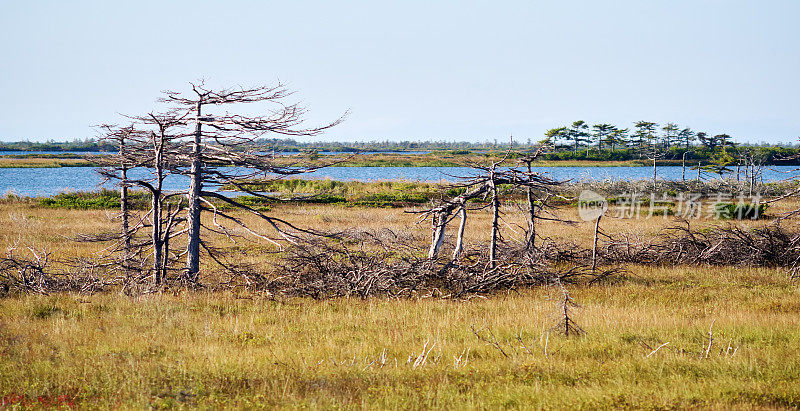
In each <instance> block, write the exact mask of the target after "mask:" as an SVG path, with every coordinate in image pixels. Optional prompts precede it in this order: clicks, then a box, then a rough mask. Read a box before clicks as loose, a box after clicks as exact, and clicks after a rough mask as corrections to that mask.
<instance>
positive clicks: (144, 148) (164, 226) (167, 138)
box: [98, 113, 182, 285]
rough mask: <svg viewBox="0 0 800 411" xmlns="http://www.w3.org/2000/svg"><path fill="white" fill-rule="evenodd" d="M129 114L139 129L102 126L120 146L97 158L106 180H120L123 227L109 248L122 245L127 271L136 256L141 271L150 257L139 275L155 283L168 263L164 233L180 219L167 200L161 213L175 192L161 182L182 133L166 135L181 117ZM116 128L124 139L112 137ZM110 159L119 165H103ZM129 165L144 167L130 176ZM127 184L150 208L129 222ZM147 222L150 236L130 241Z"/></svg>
mask: <svg viewBox="0 0 800 411" xmlns="http://www.w3.org/2000/svg"><path fill="white" fill-rule="evenodd" d="M131 118H132V119H133V120H134V121H135V126H138V128H136V127H135V126H134V125H131V126H128V127H124V128H121V129H115V128H113V127H110V126H106V129H107V130H108V133H107V135H106V137H105V139H112V140H116V142H117V144H119V146H120V150H119V153H118V154H117V155H114V156H108V157H105V158H103V159H101V160H100V161H99V162H100V163H101V164H104V165H106V167H104V168H101V169H99V171H98V172H99V173H100V175H101V176H103V177H104V178H105V179H106V180H119V184H120V186H121V194H120V208H121V210H123V217H122V226H123V228H122V233H121V238H120V239H119V241H118V243H117V245H116V247H112V248H111V250H112V251H118V250H120V249H121V250H122V254H123V266H124V267H126V268H125V269H126V270H128V271H132V269H133V266H134V265H135V264H136V261H138V265H139V269H140V270H144V264H145V262H146V261H147V260H149V261H150V263H151V264H150V265H151V268H150V269H147V270H146V271H147V272H149V273H150V274H147V275H144V277H151V278H152V284H153V285H160V284H161V283H162V281H163V279H164V278H165V276H166V271H167V267H168V266H169V265H170V264H169V249H168V244H169V238H170V237H171V236H174V235H175V234H174V233H173V231H172V229H173V228H174V227H176V226H177V225H178V224H179V223H180V222H181V220H180V219H177V218H176V217H177V214H176V213H174V212H172V211H171V210H172V208H173V205H172V204H170V205H169V207H168V211H167V213H166V215H165V214H164V205H165V201H167V200H168V199H169V198H170V197H173V196H176V195H177V193H166V192H165V191H164V189H163V185H164V180H165V179H166V178H167V176H168V175H169V169H170V168H171V167H173V165H172V164H174V162H175V153H176V151H177V144H176V141H177V139H179V138H180V137H181V136H180V135H174V134H170V130H171V129H173V128H175V127H177V126H179V125H180V124H181V121H182V119H181V118H180V117H178V116H175V115H174V114H170V113H167V114H152V113H151V114H149V115H147V116H142V117H131ZM119 130H123V132H124V140H123V139H121V138H117V136H118V135H119ZM109 164H112V165H113V164H122V166H119V167H113V166H108V165H109ZM131 168H137V169H146V170H148V172H146V173H144V174H142V175H140V176H138V177H132V176H130V175H129V174H128V171H129V169H131ZM128 187H138V188H140V189H144V190H145V191H146V192H147V193H148V194H149V195H150V210H149V211H148V212H147V213H146V214H145V215H141V216H137V218H136V221H135V224H133V225H130V224H129V220H130V217H131V210H130V204H129V201H128ZM175 208H180V203H177V207H175ZM148 227H149V228H150V233H149V234H148V238H149V241H142V240H141V239H139V240H136V241H134V240H135V237H136V234H137V233H138V232H139V231H141V230H143V229H145V228H148ZM165 246H166V247H165ZM148 254H149V257H148V256H147V255H148ZM134 256H136V257H137V258H134ZM126 277H127V276H126Z"/></svg>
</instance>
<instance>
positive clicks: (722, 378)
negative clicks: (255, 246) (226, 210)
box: [0, 202, 800, 409]
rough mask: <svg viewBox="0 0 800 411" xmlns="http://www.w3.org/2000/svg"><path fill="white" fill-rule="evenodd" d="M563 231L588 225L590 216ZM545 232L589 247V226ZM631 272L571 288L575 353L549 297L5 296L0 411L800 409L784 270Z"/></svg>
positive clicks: (290, 212)
mask: <svg viewBox="0 0 800 411" xmlns="http://www.w3.org/2000/svg"><path fill="white" fill-rule="evenodd" d="M795 205H796V204H786V205H780V206H777V207H776V208H773V209H771V210H770V211H771V212H777V211H780V210H781V209H786V208H788V207H793V206H795ZM273 213H274V214H275V215H276V216H280V217H283V218H287V219H289V220H290V221H293V222H296V223H297V224H298V225H300V226H304V227H314V228H326V229H330V230H336V229H344V228H348V227H353V226H357V227H358V228H360V229H380V228H391V229H394V230H398V231H401V230H414V231H417V232H418V233H419V234H421V235H424V236H426V237H425V238H427V235H428V234H429V226H428V224H427V223H425V224H422V225H414V222H415V218H416V216H414V215H411V214H406V213H403V210H399V209H374V208H353V207H339V206H280V207H277V208H276V209H275V210H273ZM560 213H561V214H562V215H563V216H565V217H570V218H577V215H576V213H575V210H574V209H564V210H561V211H560ZM112 214H113V213H106V212H105V211H77V210H60V209H41V208H38V207H36V206H33V205H31V204H25V203H18V202H11V203H6V204H0V246H2V247H5V246H6V245H8V244H11V243H13V242H15V241H19V242H20V243H26V244H31V243H35V244H36V246H37V247H43V248H49V249H51V250H52V251H53V252H55V253H59V254H62V255H72V256H78V255H90V254H91V253H92V252H95V251H97V247H98V245H96V244H95V245H92V244H78V243H74V242H70V241H67V240H65V238H64V236H69V235H72V234H74V233H76V232H79V231H87V232H96V231H102V230H112V229H114V228H115V222H114V221H111V220H110V219H109V217H110V216H112ZM488 218H489V215H488V213H479V215H476V216H472V217H471V218H470V222H469V225H468V232H467V234H468V237H469V239H470V240H471V241H478V240H482V239H485V238H486V236H487V233H488V230H487V227H488V221H489V220H488ZM506 223H507V226H506V230H507V233H508V234H507V235H508V236H509V237H513V236H514V234H513V231H512V229H514V230H517V231H519V229H518V228H517V227H516V225H517V224H521V223H522V216H521V214H520V213H519V212H512V210H511V209H509V210H508V213H507V215H506ZM675 223H676V220H674V219H673V218H672V217H668V218H667V219H661V218H653V219H643V220H617V219H607V220H603V228H604V229H605V230H606V231H607V232H609V233H621V232H631V233H636V234H639V235H643V236H650V235H656V234H657V233H658V232H659V230H660V229H662V228H664V227H666V226H668V225H671V224H675ZM766 223H768V222H757V223H752V224H766ZM696 224H697V225H698V226H708V225H713V224H726V223H721V222H718V221H714V220H709V219H703V220H701V221H698V222H696ZM261 228H263V229H264V230H266V229H267V227H266V226H263V225H262V227H261ZM540 229H541V232H542V233H543V234H544V235H545V236H548V237H552V238H558V239H560V240H569V241H576V242H579V243H581V244H583V245H584V246H587V245H589V244H590V242H591V233H592V230H593V227H592V224H589V223H580V224H578V225H576V226H573V227H570V226H564V225H563V224H558V223H543V224H542V226H541V228H540ZM265 247H266V246H265ZM246 258H248V259H252V261H262V263H264V264H267V263H268V262H267V260H264V257H259V256H257V255H249V254H248V256H247V257H246ZM259 259H261V260H259ZM626 268H627V273H626V274H623V275H621V276H619V277H617V278H615V279H612V280H610V281H608V282H606V283H603V284H600V285H595V286H582V287H573V288H571V289H570V292H571V294H572V296H573V298H574V299H575V300H576V301H577V302H578V303H580V304H581V308H580V309H578V310H577V311H576V315H577V316H576V321H577V323H578V324H579V325H580V326H581V327H583V328H584V329H585V331H586V334H585V335H584V336H582V337H577V338H576V337H571V338H565V337H563V336H560V335H558V333H556V332H554V331H550V329H551V327H552V326H553V325H554V324H555V322H556V321H557V313H556V305H557V301H558V298H559V297H560V295H559V294H558V293H557V292H556V290H553V289H552V288H534V289H527V290H521V291H519V292H508V293H501V294H497V295H493V296H489V297H488V298H472V299H470V300H468V301H451V300H438V299H422V300H394V299H381V298H373V299H367V300H359V299H335V300H329V301H313V300H307V299H293V300H288V301H272V300H269V299H266V298H264V297H263V296H260V295H256V294H250V293H233V292H224V293H223V292H220V293H207V292H188V291H184V292H178V293H162V294H155V295H146V296H141V297H135V298H134V297H127V296H122V295H119V294H117V293H106V294H98V295H92V296H89V295H78V294H59V295H52V296H15V297H7V298H2V299H0V401H6V402H15V403H16V404H28V405H36V404H38V403H40V402H39V401H41V402H42V403H47V404H54V403H59V402H61V403H74V404H75V405H77V406H81V407H125V408H129V407H133V408H144V407H168V406H192V407H193V406H197V407H202V408H217V407H241V408H251V407H270V408H271V407H283V408H305V407H325V408H329V407H343V408H365V407H369V408H395V409H397V408H403V409H405V408H441V409H454V408H584V409H589V408H598V407H600V408H623V407H624V408H631V407H634V408H684V407H708V408H720V409H722V408H725V409H727V408H782V407H789V408H793V407H798V406H800V291H798V289H797V285H796V284H795V283H793V282H792V281H790V279H789V277H788V275H787V274H786V273H785V272H783V271H781V270H777V269H764V268H741V267H729V268H711V267H663V268H653V267H643V266H630V267H626ZM472 327H474V328H475V329H476V330H477V331H478V332H479V333H480V335H481V336H484V337H485V336H486V335H487V332H488V331H490V332H491V334H493V336H494V337H489V338H490V339H492V340H494V341H496V342H497V344H498V345H499V348H501V349H502V352H501V350H500V349H498V347H497V346H494V345H492V344H489V343H487V342H485V341H482V340H480V339H479V338H478V337H476V336H475V335H474V334H473V331H472ZM709 331H710V333H709ZM664 344H666V345H664ZM658 347H661V348H660V349H657V348H658ZM60 396H61V397H60ZM40 398H41V399H40Z"/></svg>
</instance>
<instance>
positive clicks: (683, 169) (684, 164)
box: [681, 151, 688, 181]
mask: <svg viewBox="0 0 800 411" xmlns="http://www.w3.org/2000/svg"><path fill="white" fill-rule="evenodd" d="M687 153H688V151H684V152H683V162H682V163H681V180H683V181H686V154H687Z"/></svg>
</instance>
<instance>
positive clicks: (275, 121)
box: [161, 83, 346, 283]
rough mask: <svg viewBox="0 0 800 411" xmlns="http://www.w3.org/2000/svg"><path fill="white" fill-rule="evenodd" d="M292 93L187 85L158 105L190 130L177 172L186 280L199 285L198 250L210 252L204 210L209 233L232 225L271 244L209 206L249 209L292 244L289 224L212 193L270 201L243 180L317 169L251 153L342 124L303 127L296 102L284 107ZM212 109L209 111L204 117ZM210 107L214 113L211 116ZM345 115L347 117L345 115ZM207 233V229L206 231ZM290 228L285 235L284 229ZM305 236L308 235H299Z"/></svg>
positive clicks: (272, 88) (267, 88) (274, 88)
mask: <svg viewBox="0 0 800 411" xmlns="http://www.w3.org/2000/svg"><path fill="white" fill-rule="evenodd" d="M291 94H292V93H291V92H290V91H288V90H287V89H286V88H285V87H284V85H283V84H280V83H278V84H276V85H273V86H259V87H254V88H236V89H222V90H212V89H210V88H207V87H206V86H205V85H204V84H203V83H200V84H191V92H188V93H178V92H174V91H166V92H165V97H164V98H163V99H162V100H161V101H163V102H166V103H169V104H171V105H173V106H175V107H176V108H177V109H179V110H183V112H184V113H185V115H186V116H188V118H190V119H191V120H190V121H189V122H188V126H190V127H191V128H192V129H193V132H192V133H191V138H192V140H191V143H190V144H191V149H190V150H189V151H188V152H182V153H181V155H180V156H179V158H181V159H182V160H184V161H185V162H186V163H187V164H188V168H186V167H184V168H183V169H182V170H179V171H178V172H180V173H183V174H186V175H188V176H189V179H190V184H189V190H188V195H187V200H188V208H187V214H186V220H187V233H188V236H187V248H186V279H187V280H188V281H190V282H193V283H195V282H197V281H198V275H199V272H200V249H201V247H202V248H203V249H205V250H210V248H209V246H208V244H204V243H203V239H202V236H201V228H202V227H203V223H202V221H201V213H202V211H203V210H212V211H213V212H214V217H215V219H214V225H215V227H213V228H211V230H212V231H216V232H222V233H225V234H228V231H227V230H225V229H224V228H223V227H222V226H220V225H219V224H217V223H216V217H218V216H219V217H222V218H223V219H225V220H227V221H230V222H232V223H234V224H236V225H238V226H240V227H242V228H244V229H245V230H247V231H249V232H250V233H251V234H254V235H257V236H259V237H261V238H265V239H268V240H271V241H274V240H272V239H270V238H269V237H267V236H265V235H263V234H260V233H256V232H255V231H253V230H251V229H249V228H248V227H247V226H246V225H245V224H244V223H243V222H242V221H241V220H240V219H238V218H236V217H235V216H233V215H230V214H226V213H223V212H220V210H219V209H218V208H217V207H215V206H214V204H213V203H212V201H210V200H216V201H218V202H222V203H226V204H228V205H230V206H233V207H236V208H240V209H244V210H247V211H249V212H251V213H253V214H255V215H257V216H258V217H259V218H261V219H263V220H265V221H267V222H268V223H269V224H270V225H271V226H272V227H273V228H274V229H275V230H276V231H277V232H278V233H279V235H280V236H281V237H282V238H284V239H289V240H290V239H291V236H292V234H291V233H290V232H289V230H295V231H297V230H299V229H297V227H294V226H293V225H291V224H290V223H288V222H286V221H283V220H280V219H277V218H274V217H269V216H267V215H265V214H263V213H261V212H259V211H257V210H256V209H254V208H252V207H248V206H246V205H244V204H242V203H241V202H238V201H236V200H235V199H233V198H230V197H226V196H224V195H222V194H219V193H217V192H215V191H213V189H215V188H219V187H222V186H226V185H227V186H233V187H235V188H236V189H237V190H239V191H243V192H246V193H248V194H250V195H253V196H258V197H268V196H267V195H265V194H262V193H257V192H254V191H252V190H250V189H248V188H247V186H246V185H243V184H241V181H243V180H247V179H252V178H256V177H259V176H262V175H264V174H265V173H271V174H273V175H279V176H284V175H292V174H298V173H305V172H310V171H314V170H316V169H317V168H319V167H320V166H319V165H316V166H315V165H299V164H291V165H279V164H277V163H276V161H275V160H274V159H273V156H271V155H270V154H269V153H260V152H257V151H254V150H253V147H254V143H255V140H256V139H257V138H259V137H262V136H264V135H265V134H269V133H275V134H281V135H286V136H314V135H318V134H320V133H322V132H323V131H325V130H327V129H329V128H331V127H334V126H336V125H338V124H339V123H341V122H342V121H343V120H344V116H342V117H340V118H338V119H336V120H335V121H333V122H330V123H327V124H324V125H321V126H316V127H304V126H303V123H304V115H305V114H306V111H305V109H303V108H302V107H300V106H299V105H298V104H297V103H290V102H288V101H287V100H288V97H289V96H290V95H291ZM256 103H260V104H262V105H267V106H268V109H267V110H266V114H264V115H260V116H245V115H240V114H230V113H228V112H227V111H225V112H223V111H220V109H221V108H234V107H238V106H240V105H243V104H256ZM206 108H211V110H210V111H211V112H206ZM213 108H216V109H217V112H214V110H213ZM345 114H346V113H345ZM206 228H208V227H206ZM287 229H288V230H287ZM300 231H307V230H300Z"/></svg>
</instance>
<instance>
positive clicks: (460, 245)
mask: <svg viewBox="0 0 800 411" xmlns="http://www.w3.org/2000/svg"><path fill="white" fill-rule="evenodd" d="M458 215H459V216H460V217H461V221H460V222H459V224H458V237H456V248H455V250H453V261H456V260H458V257H459V256H460V255H461V252H462V251H464V229H465V228H466V227H467V206H466V205H462V207H461V209H460V210H458Z"/></svg>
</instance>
